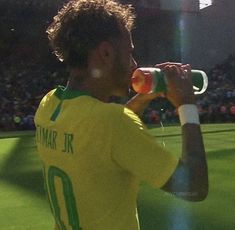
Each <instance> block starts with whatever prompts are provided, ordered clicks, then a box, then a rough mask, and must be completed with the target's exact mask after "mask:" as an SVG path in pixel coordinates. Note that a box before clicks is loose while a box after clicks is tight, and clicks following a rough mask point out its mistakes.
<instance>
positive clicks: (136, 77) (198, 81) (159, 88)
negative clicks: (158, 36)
mask: <svg viewBox="0 0 235 230" xmlns="http://www.w3.org/2000/svg"><path fill="white" fill-rule="evenodd" d="M191 72H192V83H193V89H194V94H202V93H204V92H205V91H206V89H207V86H208V78H207V75H206V73H205V72H203V71H202V70H192V71H191ZM131 82H132V87H133V89H134V90H135V91H136V92H137V93H142V94H147V93H153V92H166V91H167V82H166V78H165V75H164V73H163V72H162V71H161V69H159V68H154V67H141V68H138V69H136V70H135V71H134V73H133V75H132V78H131Z"/></svg>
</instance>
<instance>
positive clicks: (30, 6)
mask: <svg viewBox="0 0 235 230" xmlns="http://www.w3.org/2000/svg"><path fill="white" fill-rule="evenodd" d="M51 2H53V1H36V0H24V1H19V0H16V1H14V3H13V2H12V1H4V0H3V1H1V3H0V34H1V37H0V98H1V103H0V131H11V130H32V129H34V123H33V118H34V113H35V110H36V108H37V106H38V104H39V101H40V100H41V98H42V96H43V95H44V94H45V93H46V92H48V91H49V90H50V89H52V88H54V87H56V86H57V85H60V84H62V85H64V84H65V79H66V77H65V76H66V75H67V72H66V69H65V68H64V66H63V64H62V63H59V62H57V61H56V60H55V58H54V56H53V55H52V54H51V51H50V49H49V46H48V41H47V38H46V34H45V29H46V28H47V26H48V25H49V21H50V19H51V18H52V15H54V14H55V12H56V11H57V9H58V8H59V7H58V6H60V5H61V4H62V3H63V2H65V1H61V0H60V1H59V0H57V1H54V2H53V4H52V3H51ZM55 5H56V6H57V7H54V6H55ZM207 74H208V78H209V88H208V90H207V92H206V93H204V94H203V95H201V96H199V97H198V101H197V103H198V108H199V112H200V118H201V122H202V123H213V122H231V121H232V122H234V121H235V53H234V54H231V55H230V56H229V57H228V58H227V59H226V60H224V62H223V63H219V64H217V65H216V66H214V67H213V68H212V69H211V70H210V71H208V73H207ZM143 119H144V121H145V122H146V123H155V124H159V122H160V121H163V122H165V123H175V122H177V120H178V119H177V112H176V111H175V110H174V109H173V107H172V106H171V105H170V104H169V103H168V102H166V101H164V100H156V101H153V102H152V103H151V105H150V107H149V108H148V109H147V110H146V111H145V113H144V118H143Z"/></svg>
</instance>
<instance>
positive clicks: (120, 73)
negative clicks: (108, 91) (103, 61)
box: [113, 31, 137, 96]
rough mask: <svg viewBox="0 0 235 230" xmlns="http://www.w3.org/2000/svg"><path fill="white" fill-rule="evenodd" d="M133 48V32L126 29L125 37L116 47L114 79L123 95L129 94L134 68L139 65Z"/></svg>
mask: <svg viewBox="0 0 235 230" xmlns="http://www.w3.org/2000/svg"><path fill="white" fill-rule="evenodd" d="M133 49H134V45H133V42H132V38H131V34H130V33H129V32H128V31H124V32H123V37H122V39H121V41H120V43H119V44H118V47H117V49H116V58H115V61H114V66H113V80H114V82H115V87H116V89H117V91H118V92H119V94H121V96H127V94H128V91H129V87H130V79H131V75H132V73H133V70H134V69H135V68H136V67H137V65H136V62H135V60H134V58H133V56H132V52H133Z"/></svg>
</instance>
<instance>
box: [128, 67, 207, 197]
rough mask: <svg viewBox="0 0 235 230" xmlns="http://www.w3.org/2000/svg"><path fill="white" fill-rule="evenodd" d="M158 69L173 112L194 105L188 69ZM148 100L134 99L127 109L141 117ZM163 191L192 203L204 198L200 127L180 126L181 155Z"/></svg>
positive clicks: (205, 183)
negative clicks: (163, 74) (165, 81)
mask: <svg viewBox="0 0 235 230" xmlns="http://www.w3.org/2000/svg"><path fill="white" fill-rule="evenodd" d="M157 67H158V68H162V69H163V70H164V71H165V73H166V77H167V81H168V83H167V84H168V91H167V94H166V97H167V99H168V100H169V101H171V103H172V104H173V105H174V106H175V107H176V108H179V107H180V106H181V105H185V104H187V105H188V104H190V105H195V97H194V94H193V88H192V81H191V74H190V72H191V70H190V66H188V65H185V66H183V65H181V64H170V63H164V64H161V65H158V66H157ZM182 76H183V78H182ZM152 96H154V95H152ZM148 97H149V98H147V100H146V104H145V98H144V96H142V97H141V96H136V98H134V99H132V101H131V103H130V104H129V105H128V106H129V108H131V109H133V111H134V112H136V113H137V114H140V112H141V111H142V110H143V107H144V105H147V104H148V103H149V100H148V99H150V97H151V95H150V96H148ZM133 105H134V106H133ZM196 115H198V114H196ZM162 189H163V190H164V191H167V192H170V193H172V194H174V195H176V196H178V197H181V198H183V199H187V200H191V201H199V200H203V199H205V197H206V196H207V193H208V173H207V162H206V156H205V149H204V144H203V139H202V134H201V130H200V125H199V124H191V123H187V122H186V124H183V125H182V155H181V157H180V160H179V163H178V166H177V168H176V170H175V172H174V173H173V175H172V176H171V177H170V179H169V180H168V181H167V183H166V184H165V185H164V186H163V187H162Z"/></svg>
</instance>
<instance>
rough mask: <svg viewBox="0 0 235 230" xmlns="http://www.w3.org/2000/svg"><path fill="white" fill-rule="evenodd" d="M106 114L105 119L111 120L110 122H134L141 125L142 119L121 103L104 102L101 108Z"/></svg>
mask: <svg viewBox="0 0 235 230" xmlns="http://www.w3.org/2000/svg"><path fill="white" fill-rule="evenodd" d="M102 109H104V111H105V112H104V111H103V112H104V113H103V114H105V115H106V119H108V120H112V122H116V123H117V124H118V123H119V122H121V123H123V122H124V123H136V124H138V125H141V126H142V125H143V123H142V121H141V120H140V118H139V117H138V115H136V114H135V113H134V112H133V111H132V110H130V109H128V108H127V107H125V105H122V104H116V103H109V104H107V103H104V104H103V108H102ZM119 124H120V123H119Z"/></svg>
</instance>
